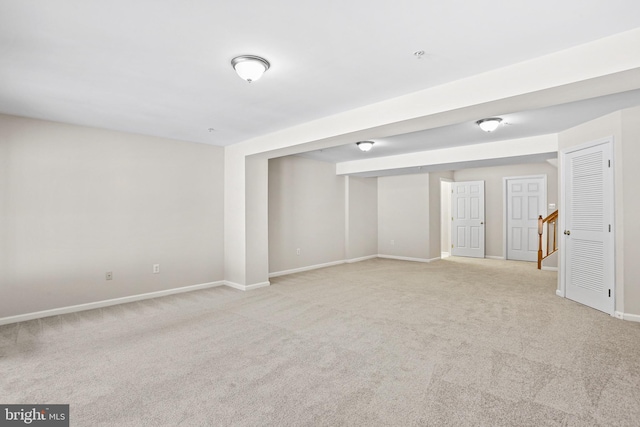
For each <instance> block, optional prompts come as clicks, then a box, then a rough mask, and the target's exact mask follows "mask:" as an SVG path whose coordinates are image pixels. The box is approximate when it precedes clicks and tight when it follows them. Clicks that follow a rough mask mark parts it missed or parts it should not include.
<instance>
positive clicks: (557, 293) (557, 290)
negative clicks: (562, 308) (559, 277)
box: [556, 289, 564, 298]
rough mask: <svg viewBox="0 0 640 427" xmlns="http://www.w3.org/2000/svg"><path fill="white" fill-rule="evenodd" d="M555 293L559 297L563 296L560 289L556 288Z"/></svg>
mask: <svg viewBox="0 0 640 427" xmlns="http://www.w3.org/2000/svg"><path fill="white" fill-rule="evenodd" d="M556 295H558V296H559V297H562V298H564V295H563V294H562V291H561V290H560V289H556Z"/></svg>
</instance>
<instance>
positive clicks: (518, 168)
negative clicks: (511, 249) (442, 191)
mask: <svg viewBox="0 0 640 427" xmlns="http://www.w3.org/2000/svg"><path fill="white" fill-rule="evenodd" d="M541 174H546V175H547V204H548V203H555V204H556V206H558V207H559V203H558V169H557V168H556V167H554V166H552V165H550V164H549V163H546V162H545V163H530V164H521V165H506V166H495V167H488V168H473V169H463V170H458V171H455V172H454V174H453V176H454V181H484V182H485V188H484V194H485V224H486V226H485V233H486V234H485V248H486V256H493V257H500V258H502V257H504V256H505V254H504V190H503V178H505V177H510V176H527V175H541ZM549 213H551V212H549Z"/></svg>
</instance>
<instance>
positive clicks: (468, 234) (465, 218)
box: [451, 181, 484, 258]
mask: <svg viewBox="0 0 640 427" xmlns="http://www.w3.org/2000/svg"><path fill="white" fill-rule="evenodd" d="M451 214H452V221H451V255H454V256H466V257H475V258H484V181H467V182H452V183H451Z"/></svg>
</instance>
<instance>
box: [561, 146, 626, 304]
mask: <svg viewBox="0 0 640 427" xmlns="http://www.w3.org/2000/svg"><path fill="white" fill-rule="evenodd" d="M612 151H613V150H612V148H611V142H607V143H603V144H599V145H595V146H592V147H589V148H585V149H581V150H576V151H572V152H569V153H567V154H566V155H565V157H564V162H563V171H564V172H563V173H564V182H565V183H566V190H565V203H564V206H565V208H564V209H565V220H564V225H565V230H564V235H563V236H562V237H563V238H564V244H565V245H564V247H565V251H566V252H565V285H566V297H567V298H570V299H572V300H574V301H577V302H579V303H581V304H585V305H588V306H590V307H593V308H595V309H598V310H600V311H604V312H605V313H609V314H613V310H614V302H613V301H614V298H613V295H612V293H613V291H614V269H613V267H614V239H613V227H612V220H613V169H612V168H611V158H612Z"/></svg>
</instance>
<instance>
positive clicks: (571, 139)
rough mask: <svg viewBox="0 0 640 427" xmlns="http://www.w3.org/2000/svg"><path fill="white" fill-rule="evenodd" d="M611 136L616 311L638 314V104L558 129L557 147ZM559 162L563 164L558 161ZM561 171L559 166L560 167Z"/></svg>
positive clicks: (639, 276)
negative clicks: (562, 129) (559, 130)
mask: <svg viewBox="0 0 640 427" xmlns="http://www.w3.org/2000/svg"><path fill="white" fill-rule="evenodd" d="M611 136H613V154H614V176H615V178H614V180H615V182H614V186H615V224H614V229H615V240H616V242H615V251H616V267H615V270H616V311H618V312H621V313H624V314H626V315H632V316H640V263H639V262H638V259H640V227H638V226H637V225H636V218H638V217H639V216H640V202H639V200H640V198H638V195H637V188H638V183H639V182H640V168H638V159H640V107H636V108H630V109H626V110H622V111H618V112H615V113H612V114H608V115H606V116H603V117H600V118H598V119H596V120H592V121H590V122H588V123H584V124H582V125H580V126H576V127H575V128H572V129H569V130H567V131H565V132H561V133H560V138H559V141H558V142H559V148H560V149H561V150H562V149H566V148H569V147H573V146H577V145H581V144H585V143H588V142H592V141H597V140H600V139H603V138H608V137H611ZM560 166H562V165H560ZM560 173H562V168H560Z"/></svg>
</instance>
